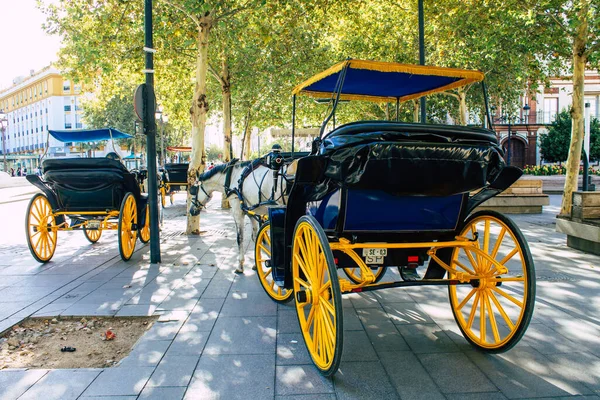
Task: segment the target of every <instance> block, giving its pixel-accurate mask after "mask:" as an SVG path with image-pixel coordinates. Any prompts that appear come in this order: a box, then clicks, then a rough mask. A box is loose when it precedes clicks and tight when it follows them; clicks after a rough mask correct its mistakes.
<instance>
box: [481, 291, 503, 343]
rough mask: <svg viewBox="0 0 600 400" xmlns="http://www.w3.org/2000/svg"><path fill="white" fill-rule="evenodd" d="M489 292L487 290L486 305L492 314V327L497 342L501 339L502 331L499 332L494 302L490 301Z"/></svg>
mask: <svg viewBox="0 0 600 400" xmlns="http://www.w3.org/2000/svg"><path fill="white" fill-rule="evenodd" d="M488 292H489V290H486V295H485V306H486V307H487V309H488V313H489V315H490V325H491V327H492V334H493V335H494V340H495V343H498V342H499V341H500V333H499V332H498V324H497V323H496V316H495V315H494V310H493V309H492V304H491V302H490V297H489V294H488Z"/></svg>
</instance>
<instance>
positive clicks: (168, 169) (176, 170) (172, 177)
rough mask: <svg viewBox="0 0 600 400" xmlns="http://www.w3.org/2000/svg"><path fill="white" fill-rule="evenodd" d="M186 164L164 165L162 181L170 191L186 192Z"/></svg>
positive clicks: (187, 166)
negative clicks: (167, 185)
mask: <svg viewBox="0 0 600 400" xmlns="http://www.w3.org/2000/svg"><path fill="white" fill-rule="evenodd" d="M188 168H189V164H188V163H172V164H165V168H164V174H163V180H164V182H165V183H168V184H169V186H170V189H171V191H180V190H186V188H187V172H188Z"/></svg>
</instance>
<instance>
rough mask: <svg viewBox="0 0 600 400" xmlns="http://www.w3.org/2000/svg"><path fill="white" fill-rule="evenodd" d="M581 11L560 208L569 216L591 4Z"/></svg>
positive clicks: (580, 137)
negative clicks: (571, 121)
mask: <svg viewBox="0 0 600 400" xmlns="http://www.w3.org/2000/svg"><path fill="white" fill-rule="evenodd" d="M582 3H583V4H582V7H581V9H580V10H579V13H578V14H579V15H578V20H579V22H580V25H579V26H578V27H577V32H576V35H575V37H574V38H573V105H572V106H571V118H572V120H573V124H572V128H571V145H570V146H569V157H568V158H567V165H566V168H567V176H566V178H565V188H564V193H563V198H562V205H561V207H560V215H564V216H568V215H570V214H571V205H572V203H573V192H574V191H575V190H577V180H578V177H579V163H580V161H581V147H582V144H583V107H584V106H583V91H584V88H585V85H584V83H585V81H584V79H585V64H586V61H587V57H586V54H585V47H586V45H587V40H588V39H587V38H588V30H589V29H588V20H587V16H588V9H589V3H587V1H583V2H582Z"/></svg>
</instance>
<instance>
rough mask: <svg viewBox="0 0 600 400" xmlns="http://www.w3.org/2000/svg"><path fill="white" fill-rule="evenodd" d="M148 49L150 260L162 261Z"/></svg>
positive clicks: (148, 32)
mask: <svg viewBox="0 0 600 400" xmlns="http://www.w3.org/2000/svg"><path fill="white" fill-rule="evenodd" d="M153 46H154V45H153V43H152V0H144V47H145V48H146V49H148V50H149V49H153ZM148 50H146V51H145V53H146V71H145V73H146V89H147V90H146V93H147V96H146V99H145V100H146V103H145V106H146V107H145V113H144V130H145V131H146V137H147V142H146V154H147V159H148V205H149V207H150V262H151V263H152V264H156V263H159V262H160V236H159V232H158V182H157V173H156V119H155V118H154V112H155V107H156V105H155V104H154V96H153V95H151V94H153V92H154V59H153V55H154V54H153V51H148Z"/></svg>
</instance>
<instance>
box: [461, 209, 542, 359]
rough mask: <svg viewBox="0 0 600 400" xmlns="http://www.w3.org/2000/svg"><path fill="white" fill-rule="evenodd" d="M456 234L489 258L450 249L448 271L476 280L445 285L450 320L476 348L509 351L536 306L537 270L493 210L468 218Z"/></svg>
mask: <svg viewBox="0 0 600 400" xmlns="http://www.w3.org/2000/svg"><path fill="white" fill-rule="evenodd" d="M460 235H461V236H464V237H467V238H469V239H471V240H475V243H476V246H477V247H478V248H479V249H480V250H482V251H483V253H484V254H487V255H488V256H489V257H488V256H485V255H482V254H478V253H477V252H476V251H472V250H469V248H458V247H457V248H455V249H454V251H453V254H452V265H451V266H452V268H453V269H454V270H455V271H457V272H460V273H465V274H468V275H474V276H476V277H477V280H476V281H475V282H473V283H471V285H456V286H455V285H451V286H449V295H450V304H451V307H452V312H453V314H454V318H455V319H456V322H457V323H458V326H459V327H460V330H461V331H462V333H463V335H464V336H465V338H466V339H467V341H469V342H470V343H471V344H472V345H474V346H475V347H478V348H480V349H481V350H484V351H487V352H492V353H500V352H503V351H506V350H509V349H511V348H512V347H513V346H514V345H515V344H517V342H518V341H519V340H520V339H521V337H522V336H523V334H524V333H525V330H526V329H527V326H528V325H529V321H530V320H531V316H532V314H533V308H534V303H535V268H534V265H533V259H532V257H531V253H530V251H529V246H528V245H527V241H526V240H525V237H524V236H523V234H522V233H521V231H520V230H519V228H518V227H517V226H516V225H515V223H514V222H512V221H511V220H510V219H509V218H507V217H505V216H504V215H502V214H500V213H497V212H493V211H481V212H478V213H475V214H473V215H472V216H470V217H469V218H468V219H467V221H466V222H465V225H464V228H463V230H462V232H461V234H460ZM491 260H495V261H497V262H498V264H494V263H492V261H491ZM457 275H458V274H457V273H450V274H449V278H450V279H454V278H457Z"/></svg>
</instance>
